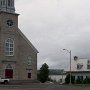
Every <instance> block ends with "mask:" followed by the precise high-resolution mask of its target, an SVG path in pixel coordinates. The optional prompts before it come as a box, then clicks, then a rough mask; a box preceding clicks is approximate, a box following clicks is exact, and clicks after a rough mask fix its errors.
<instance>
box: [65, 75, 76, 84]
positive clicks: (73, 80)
mask: <svg viewBox="0 0 90 90" xmlns="http://www.w3.org/2000/svg"><path fill="white" fill-rule="evenodd" d="M69 83H70V74H68V75H67V76H66V78H65V84H69ZM71 83H72V84H74V83H75V77H74V76H71Z"/></svg>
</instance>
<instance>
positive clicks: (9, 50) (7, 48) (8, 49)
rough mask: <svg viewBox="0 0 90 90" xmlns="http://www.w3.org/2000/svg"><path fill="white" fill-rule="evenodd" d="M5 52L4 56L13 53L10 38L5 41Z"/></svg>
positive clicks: (12, 42)
mask: <svg viewBox="0 0 90 90" xmlns="http://www.w3.org/2000/svg"><path fill="white" fill-rule="evenodd" d="M5 53H6V56H13V55H14V41H13V40H12V39H10V38H8V39H7V40H6V41H5Z"/></svg>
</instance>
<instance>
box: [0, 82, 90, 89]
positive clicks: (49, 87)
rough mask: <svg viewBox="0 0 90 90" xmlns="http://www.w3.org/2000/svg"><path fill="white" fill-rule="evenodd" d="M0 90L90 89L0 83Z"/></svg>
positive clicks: (53, 85)
mask: <svg viewBox="0 0 90 90" xmlns="http://www.w3.org/2000/svg"><path fill="white" fill-rule="evenodd" d="M0 90H90V87H81V86H65V85H56V84H40V83H38V84H28V85H0Z"/></svg>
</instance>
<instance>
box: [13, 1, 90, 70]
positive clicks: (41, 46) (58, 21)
mask: <svg viewBox="0 0 90 90" xmlns="http://www.w3.org/2000/svg"><path fill="white" fill-rule="evenodd" d="M15 1H16V2H15V7H16V12H17V13H19V14H20V16H19V28H20V29H21V31H22V32H23V33H24V34H25V35H26V36H27V38H28V39H29V40H30V41H31V42H32V43H33V44H34V46H35V47H36V48H37V49H38V51H39V54H38V68H39V67H41V65H42V64H43V63H47V64H48V65H49V67H50V68H54V69H55V68H57V69H62V68H64V69H66V68H67V67H68V66H69V53H68V52H66V51H63V50H62V49H63V48H66V49H68V50H71V51H72V61H73V56H78V57H79V58H90V0H15Z"/></svg>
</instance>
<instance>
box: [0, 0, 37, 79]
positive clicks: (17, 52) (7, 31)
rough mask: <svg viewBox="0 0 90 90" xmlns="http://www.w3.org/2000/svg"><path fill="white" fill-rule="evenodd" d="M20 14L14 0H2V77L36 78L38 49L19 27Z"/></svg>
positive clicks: (0, 1)
mask: <svg viewBox="0 0 90 90" xmlns="http://www.w3.org/2000/svg"><path fill="white" fill-rule="evenodd" d="M18 16H19V14H17V13H15V7H14V0H0V77H2V78H10V79H11V80H35V79H37V53H38V51H37V49H36V48H35V47H34V46H33V45H32V44H31V42H30V41H29V40H28V39H27V38H26V36H25V35H24V34H23V33H22V32H21V31H20V29H19V28H18ZM27 18H28V17H27ZM25 23H28V22H25Z"/></svg>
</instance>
